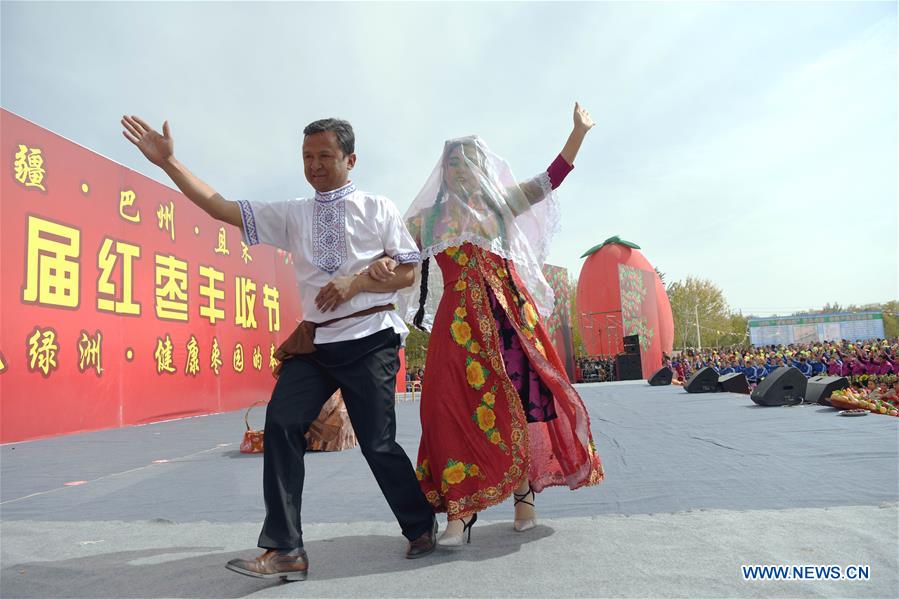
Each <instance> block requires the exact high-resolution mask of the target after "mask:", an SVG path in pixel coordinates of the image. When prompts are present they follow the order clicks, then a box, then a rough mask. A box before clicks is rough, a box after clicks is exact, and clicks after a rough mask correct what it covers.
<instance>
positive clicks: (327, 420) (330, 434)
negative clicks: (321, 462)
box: [240, 390, 358, 453]
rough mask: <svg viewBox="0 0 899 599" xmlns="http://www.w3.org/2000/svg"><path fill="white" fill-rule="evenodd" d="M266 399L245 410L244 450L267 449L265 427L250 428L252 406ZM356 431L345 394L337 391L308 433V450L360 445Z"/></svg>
mask: <svg viewBox="0 0 899 599" xmlns="http://www.w3.org/2000/svg"><path fill="white" fill-rule="evenodd" d="M264 403H266V402H264V401H257V402H256V403H254V404H253V405H251V406H250V407H249V408H247V412H246V414H244V417H243V421H244V423H245V424H246V425H247V430H245V431H244V433H243V440H241V442H240V453H263V452H264V450H265V431H264V430H261V431H260V430H253V429H252V428H250V421H249V417H250V410H252V409H253V408H254V407H256V406H258V405H259V404H264ZM357 444H358V441H357V440H356V433H355V432H354V431H353V426H352V424H350V419H349V416H348V415H347V411H346V406H345V405H344V404H343V396H342V395H341V394H340V391H339V390H338V391H335V392H334V395H332V396H331V398H330V399H328V401H326V402H325V405H324V406H322V409H321V412H319V415H318V418H316V419H315V422H313V423H312V426H310V427H309V431H308V432H307V433H306V449H307V450H308V451H343V450H344V449H350V448H352V447H356V445H357Z"/></svg>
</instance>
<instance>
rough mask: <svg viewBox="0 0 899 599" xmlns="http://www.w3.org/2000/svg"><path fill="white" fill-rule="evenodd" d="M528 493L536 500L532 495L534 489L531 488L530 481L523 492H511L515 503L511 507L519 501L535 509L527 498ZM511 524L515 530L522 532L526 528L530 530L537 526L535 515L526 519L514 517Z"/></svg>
mask: <svg viewBox="0 0 899 599" xmlns="http://www.w3.org/2000/svg"><path fill="white" fill-rule="evenodd" d="M528 495H530V496H531V498H532V499H533V500H534V501H536V500H537V497H536V495H534V489H532V488H531V483H528V490H527V492H525V493H521V494H519V493H515V492H514V491H513V492H512V498H513V499H514V500H515V503H514V504H513V506H512V507H515V506H516V505H518V504H519V503H523V504H525V505H529V506H531V507H532V508H535V510H536V507H537V506H535V505H534V503H533V502H532V501H528V500H527V498H528ZM512 526H513V528H515V531H516V532H524V531H526V530H531V529H532V528H534V527H535V526H537V517H536V516H534V517H533V518H527V519H522V520H519V519H518V518H516V519H515V522H514V523H513V525H512Z"/></svg>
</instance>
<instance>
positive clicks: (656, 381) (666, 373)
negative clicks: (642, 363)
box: [649, 366, 674, 387]
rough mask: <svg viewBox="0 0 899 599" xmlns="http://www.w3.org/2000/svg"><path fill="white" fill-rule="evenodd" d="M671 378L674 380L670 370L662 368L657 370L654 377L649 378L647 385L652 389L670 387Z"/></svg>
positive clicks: (665, 367)
mask: <svg viewBox="0 0 899 599" xmlns="http://www.w3.org/2000/svg"><path fill="white" fill-rule="evenodd" d="M672 378H674V373H673V372H671V369H670V368H668V367H667V366H663V367H662V368H661V369H659V370H657V371H656V373H655V374H654V375H652V376H651V377H649V384H650V385H652V386H653V387H661V386H662V385H670V384H671V379H672Z"/></svg>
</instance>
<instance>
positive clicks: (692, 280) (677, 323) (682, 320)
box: [667, 276, 745, 348]
mask: <svg viewBox="0 0 899 599" xmlns="http://www.w3.org/2000/svg"><path fill="white" fill-rule="evenodd" d="M667 291H668V299H669V301H670V302H671V312H672V315H673V316H674V347H675V348H683V347H698V346H699V345H700V341H701V345H704V346H707V347H712V346H715V345H732V344H734V343H742V341H743V337H744V333H745V329H744V330H743V331H741V332H739V334H738V333H736V332H735V331H734V330H733V327H734V325H735V324H736V325H737V326H740V321H737V322H736V323H735V322H734V321H733V319H732V314H731V312H730V309H729V308H728V305H727V301H726V300H725V299H724V293H723V292H722V291H721V289H719V288H718V287H717V286H716V285H715V284H714V283H712V282H711V281H709V280H707V279H700V278H698V277H693V276H688V277H687V278H686V279H685V280H683V281H676V282H674V283H672V284H671V285H669V286H668V290H667ZM697 316H698V317H699V321H698V322H699V336H698V337H697V331H696V329H697V327H696V324H697ZM741 318H742V316H741ZM738 336H739V340H738Z"/></svg>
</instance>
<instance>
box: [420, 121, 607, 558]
mask: <svg viewBox="0 0 899 599" xmlns="http://www.w3.org/2000/svg"><path fill="white" fill-rule="evenodd" d="M593 124H594V123H593V120H592V119H591V118H590V115H589V114H588V113H587V111H586V110H584V109H582V108H581V107H580V106H579V105H577V104H575V110H574V129H573V130H572V132H571V135H570V136H569V138H568V142H567V143H566V144H565V147H564V148H563V149H562V152H561V154H560V155H559V156H558V157H557V158H556V159H555V161H554V162H553V163H552V164H551V165H550V167H549V168H548V169H547V170H546V171H545V172H543V173H541V174H540V175H538V176H537V177H535V178H533V179H530V180H527V181H524V182H516V181H515V179H514V178H513V177H512V174H511V171H510V169H509V166H508V165H507V164H506V162H505V161H504V160H503V159H501V158H500V157H499V156H497V155H495V154H493V153H492V152H491V151H490V150H489V149H488V148H487V146H486V144H485V143H484V142H483V140H481V139H480V138H478V137H465V138H460V139H453V140H449V141H447V142H446V144H445V145H444V150H443V155H442V156H441V158H440V161H439V162H438V164H437V167H436V168H435V169H434V171H433V173H432V174H431V176H430V178H429V179H428V181H427V182H426V183H425V186H424V188H423V189H422V191H421V192H420V193H419V194H418V196H417V197H416V199H415V201H414V202H413V204H412V206H411V207H410V208H409V210H408V211H407V212H406V215H405V218H406V225H407V227H408V228H409V230H410V232H411V233H412V235H413V237H415V238H416V241H417V242H418V244H419V247H420V248H421V251H422V258H424V259H425V261H424V263H423V265H422V269H421V270H422V272H421V281H420V286H419V287H418V295H419V297H418V298H417V300H418V301H417V302H416V301H415V298H414V294H415V291H414V290H413V292H412V294H411V296H410V295H407V297H406V300H407V305H409V306H411V308H410V309H409V311H408V312H407V317H411V313H412V312H415V316H414V317H413V318H412V320H413V322H414V323H415V324H416V325H417V326H419V327H423V328H428V329H430V330H431V337H430V341H429V343H428V354H427V362H426V366H425V375H424V380H423V384H422V396H421V421H422V439H421V445H420V447H419V454H418V467H417V469H416V474H417V476H418V479H419V481H420V483H421V486H422V490H423V491H424V493H425V496H426V497H427V499H428V501H429V502H430V503H431V505H432V506H433V507H434V509H435V510H436V511H443V512H447V517H448V525H447V529H446V531H445V532H444V534H443V535H442V536H441V537H440V540H439V544H441V545H443V546H450V547H452V546H460V545H461V544H462V542H463V538H464V534H465V533H466V532H467V533H468V540H469V541H470V540H471V526H472V525H473V524H474V522H475V520H476V519H477V513H478V512H480V511H481V510H483V509H485V508H487V507H489V506H491V505H495V504H498V503H501V502H503V501H504V500H506V499H507V498H508V497H509V495H510V494H512V493H514V498H515V523H514V528H515V530H517V531H525V530H528V529H531V528H533V527H534V526H535V525H536V522H537V520H536V512H535V507H534V504H535V493H539V492H540V491H542V490H543V489H544V488H546V487H549V486H553V485H566V486H568V487H569V488H571V489H577V488H579V487H582V486H585V485H593V484H596V483H598V482H600V481H601V480H602V478H603V470H602V465H601V463H600V459H599V456H598V455H597V453H596V448H595V446H594V443H593V439H592V436H591V432H590V423H589V418H588V415H587V410H586V409H585V407H584V404H583V403H582V401H581V399H580V397H579V396H578V394H577V392H576V391H575V390H574V388H573V387H572V386H571V384H570V383H569V381H568V377H567V376H566V374H565V370H564V366H563V363H562V361H561V359H560V358H559V356H558V355H557V353H556V351H555V350H554V349H553V346H552V344H551V342H550V339H549V336H548V334H547V332H546V330H545V328H544V327H543V325H542V324H541V322H540V318H539V316H538V313H539V314H542V315H544V316H548V315H549V314H550V313H551V312H552V309H553V294H552V290H551V288H550V287H549V285H548V284H547V282H546V279H545V278H544V277H543V274H542V272H541V267H542V265H543V262H544V259H545V257H546V253H547V249H548V245H549V241H550V238H551V236H552V234H553V232H554V230H555V229H556V228H557V227H558V223H559V213H558V203H557V199H556V197H555V193H554V192H553V190H554V189H555V188H556V187H558V186H559V184H561V182H562V180H563V179H564V178H565V177H566V175H567V174H568V173H569V172H570V171H571V170H572V168H573V166H572V165H573V163H574V159H575V156H576V155H577V152H578V149H579V148H580V145H581V142H582V141H583V139H584V136H585V135H586V133H587V131H588V130H589V129H590V128H591V127H593ZM430 257H433V258H435V260H436V262H437V265H438V266H439V272H438V271H437V269H434V268H432V267H431V266H430V264H429V262H430V261H429V260H428V258H430ZM429 275H430V276H429ZM415 308H417V310H415Z"/></svg>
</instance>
